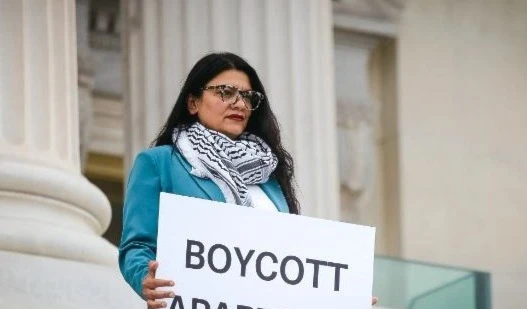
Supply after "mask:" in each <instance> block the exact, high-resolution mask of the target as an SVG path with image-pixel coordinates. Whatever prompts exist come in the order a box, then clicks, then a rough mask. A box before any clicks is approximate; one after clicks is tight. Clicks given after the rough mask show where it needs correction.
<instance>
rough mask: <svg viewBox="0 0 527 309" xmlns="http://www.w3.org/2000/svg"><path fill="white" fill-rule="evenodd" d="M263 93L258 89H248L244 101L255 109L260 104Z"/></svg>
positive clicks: (249, 107) (250, 107) (248, 106)
mask: <svg viewBox="0 0 527 309" xmlns="http://www.w3.org/2000/svg"><path fill="white" fill-rule="evenodd" d="M262 98H263V95H262V94H261V93H259V92H256V91H248V92H245V93H244V94H243V101H244V102H245V105H246V106H247V108H248V109H250V110H255V109H257V108H258V106H259V105H260V102H261V101H262Z"/></svg>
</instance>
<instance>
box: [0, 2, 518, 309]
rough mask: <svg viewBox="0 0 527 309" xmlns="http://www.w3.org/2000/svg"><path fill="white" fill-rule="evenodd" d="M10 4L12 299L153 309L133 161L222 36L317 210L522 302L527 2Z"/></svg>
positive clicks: (0, 241)
mask: <svg viewBox="0 0 527 309" xmlns="http://www.w3.org/2000/svg"><path fill="white" fill-rule="evenodd" d="M0 3H1V4H0V35H1V36H0V44H2V56H1V58H0V64H1V66H0V210H1V211H0V221H1V222H2V224H1V225H0V262H1V263H0V265H1V266H0V287H2V292H0V306H7V307H21V306H23V305H37V304H38V305H39V306H40V307H44V308H47V307H49V308H52V307H53V308H88V307H90V308H93V307H99V308H106V307H108V308H109V307H116V306H127V307H130V308H135V307H137V308H140V307H143V305H142V304H141V302H140V300H139V299H138V298H137V297H136V296H135V295H134V294H133V292H132V291H131V289H129V288H128V287H127V285H126V284H125V283H124V281H123V280H122V278H121V277H120V274H119V272H118V269H117V264H116V249H115V247H114V246H113V245H112V243H113V244H116V243H117V242H118V240H119V237H120V224H121V212H122V199H123V197H122V194H123V193H122V192H123V186H124V183H125V181H126V174H127V173H128V170H129V168H130V166H131V164H132V162H133V158H134V156H135V155H136V154H137V153H138V152H139V151H140V150H141V149H144V148H146V147H148V145H149V143H150V142H151V141H152V140H153V138H154V137H155V134H156V133H157V131H158V130H159V128H160V125H161V124H162V123H163V121H164V120H165V118H166V117H167V115H168V112H169V111H170V109H171V107H172V105H173V103H174V102H175V98H176V97H177V94H178V90H179V87H180V86H181V84H182V82H183V78H185V76H186V74H187V72H188V71H189V69H190V68H191V66H192V65H193V64H194V62H195V61H196V60H197V59H199V58H200V57H201V56H203V55H204V54H206V53H207V52H210V51H231V52H234V53H238V54H240V55H241V56H243V57H245V58H246V59H247V60H248V61H249V62H250V63H251V64H252V65H253V66H254V67H255V68H256V70H257V71H258V72H259V74H260V76H261V77H262V80H263V82H264V85H265V86H266V88H267V89H268V92H269V97H270V102H271V105H272V108H273V110H274V111H275V112H276V114H277V116H278V119H279V121H280V123H281V127H282V132H283V134H284V136H283V138H284V140H285V143H286V146H287V148H288V150H289V151H290V152H291V153H292V155H293V157H294V159H295V164H296V171H297V182H298V186H299V194H300V195H299V199H300V201H301V205H302V210H303V213H304V214H305V215H309V216H316V217H322V218H328V219H334V220H341V221H346V222H353V223H358V224H366V225H373V226H376V227H377V240H376V246H377V247H376V252H377V253H378V254H382V255H389V256H395V257H401V258H406V259H418V260H423V261H428V262H434V263H441V264H448V265H454V266H460V267H468V268H477V269H482V270H486V271H490V272H491V273H492V276H493V290H492V291H493V300H494V305H495V307H497V308H518V307H521V306H522V305H523V303H524V301H523V300H522V299H521V297H522V295H523V294H524V293H525V292H527V288H526V286H525V284H523V283H524V282H525V280H527V262H526V261H527V245H525V244H523V242H521V241H519V240H517V239H521V235H523V234H524V233H525V232H527V228H526V225H525V222H524V221H525V219H524V218H526V217H527V208H525V205H526V204H527V200H526V198H525V196H524V195H523V194H522V193H523V192H522V191H523V190H522V189H523V186H524V184H526V183H527V176H525V175H527V173H525V172H526V171H527V163H526V162H525V160H523V158H524V157H526V156H527V143H525V142H523V140H524V139H525V138H524V136H525V135H526V134H527V126H526V125H525V124H524V123H523V119H524V118H525V116H527V104H526V103H525V102H527V92H526V90H525V87H521V86H522V85H523V84H524V83H525V81H526V80H527V57H526V56H525V55H527V36H526V35H525V32H526V31H527V22H526V21H527V18H526V17H527V2H525V1H522V0H513V1H508V2H503V1H498V0H488V1H478V0H463V1H453V0H452V1H450V0H449V1H439V0H437V1H436V0H434V1H414V0H406V1H403V0H369V1H368V0H341V1H329V0H309V1H299V0H265V1H260V0H244V1H240V0H218V1H211V0H193V1H188V0H156V1H146V0H121V1H117V0H115V1H102V0H77V1H76V2H73V1H64V0H53V1H45V2H44V1H40V2H35V3H33V2H31V3H28V2H24V1H18V0H0ZM101 235H102V236H103V237H102V236H101ZM518 236H520V237H518Z"/></svg>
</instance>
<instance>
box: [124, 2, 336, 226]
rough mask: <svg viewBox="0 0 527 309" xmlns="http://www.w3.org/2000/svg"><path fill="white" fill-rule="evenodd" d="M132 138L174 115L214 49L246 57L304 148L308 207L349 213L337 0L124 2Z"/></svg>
mask: <svg viewBox="0 0 527 309" xmlns="http://www.w3.org/2000/svg"><path fill="white" fill-rule="evenodd" d="M124 4H125V7H124V9H125V10H126V13H125V14H126V20H125V23H124V24H125V32H126V35H125V42H126V43H125V44H126V48H127V51H126V55H125V58H126V66H127V68H128V76H127V80H128V87H127V88H128V90H127V100H126V101H127V102H129V104H128V105H127V106H129V111H128V117H127V121H128V129H127V132H128V133H129V134H130V138H129V139H128V140H129V141H130V144H129V145H128V150H127V151H126V153H127V154H130V155H132V156H135V154H136V153H137V152H138V151H139V150H140V149H142V148H145V147H146V146H147V145H148V144H149V143H150V142H151V141H152V140H153V139H154V137H155V135H156V133H157V132H158V130H159V128H160V126H161V125H162V123H163V122H164V121H165V120H166V117H168V114H169V111H170V109H171V108H172V106H173V104H174V102H175V100H176V98H177V95H178V92H179V88H180V87H181V85H182V83H183V79H184V78H185V77H186V74H187V73H188V71H189V70H190V68H191V66H192V65H193V64H194V63H195V62H196V61H197V60H198V59H199V58H200V57H202V56H203V55H205V54H206V53H208V52H211V51H231V52H234V53H238V54H240V55H241V56H243V57H245V58H246V59H247V60H248V61H249V62H250V63H251V64H252V65H253V66H254V67H255V69H256V70H257V71H258V72H259V74H260V76H261V78H262V79H263V82H264V84H265V86H266V89H267V90H268V94H269V97H270V101H271V105H272V107H273V109H274V111H275V112H276V114H277V116H278V118H279V121H280V123H281V127H282V134H283V138H284V141H285V144H286V146H287V149H288V150H290V151H291V153H292V154H293V156H294V159H295V164H296V171H297V182H298V185H299V187H300V191H299V199H300V201H301V205H302V209H303V213H304V214H307V215H312V216H318V217H325V218H338V217H339V195H338V176H337V165H336V164H335V162H336V160H337V148H336V126H335V123H336V120H335V115H336V111H335V90H334V79H333V70H334V69H333V32H332V12H331V9H332V7H331V2H330V1H328V0H324V1H320V0H310V1H304V0H287V1H283V0H269V1H260V0H245V1H234V0H223V1H205V0H192V1H189V0H186V1H185V0H179V1H173V0H170V1H169V0H162V1H144V0H134V1H125V2H124Z"/></svg>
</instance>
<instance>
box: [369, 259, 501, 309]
mask: <svg viewBox="0 0 527 309" xmlns="http://www.w3.org/2000/svg"><path fill="white" fill-rule="evenodd" d="M373 294H374V295H376V296H378V297H379V299H380V302H379V306H378V307H379V308H386V309H388V308H389V309H458V308H459V309H491V295H490V275H489V274H488V273H484V272H479V271H473V270H467V269H460V268H452V267H446V266H439V265H432V264H426V263H422V262H415V261H407V260H401V259H395V258H390V257H383V256H376V257H375V267H374V281H373Z"/></svg>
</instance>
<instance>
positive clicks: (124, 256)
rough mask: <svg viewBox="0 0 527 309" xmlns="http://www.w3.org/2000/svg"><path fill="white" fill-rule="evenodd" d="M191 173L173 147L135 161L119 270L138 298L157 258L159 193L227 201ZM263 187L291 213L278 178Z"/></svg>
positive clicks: (280, 207) (128, 188) (210, 184)
mask: <svg viewBox="0 0 527 309" xmlns="http://www.w3.org/2000/svg"><path fill="white" fill-rule="evenodd" d="M190 171H191V166H190V164H189V163H188V162H187V161H186V160H185V158H184V157H183V156H182V155H181V154H180V153H179V151H178V150H177V148H176V149H174V147H172V146H171V145H165V146H159V147H154V148H151V149H148V150H145V151H143V152H141V153H139V155H137V157H136V158H135V161H134V165H133V167H132V170H131V171H130V176H129V177H128V183H127V186H126V195H125V201H124V211H123V233H122V236H121V243H120V245H119V268H120V270H121V273H122V274H123V276H124V278H125V280H126V281H127V282H128V284H130V286H131V287H132V288H133V289H134V291H135V292H136V293H137V294H138V295H139V296H142V295H141V290H142V286H141V284H142V281H143V278H144V277H145V276H146V274H147V272H148V262H149V261H151V260H155V259H156V248H157V219H158V215H159V209H158V207H159V194H160V193H161V192H168V193H174V194H179V195H185V196H190V197H196V198H202V199H207V200H213V201H219V202H225V198H224V197H223V194H222V193H221V190H220V188H219V187H218V186H217V185H216V184H215V183H214V182H213V181H212V180H210V179H204V178H199V177H196V176H194V175H192V174H190ZM260 188H262V190H263V191H264V192H265V193H266V194H267V196H268V197H269V199H270V200H271V201H272V202H273V203H274V205H275V206H276V208H277V209H278V211H280V212H289V208H288V207H287V202H286V200H285V197H284V195H283V193H282V190H281V189H280V185H279V184H278V181H277V180H276V179H274V178H271V179H269V181H267V182H266V183H264V184H261V185H260Z"/></svg>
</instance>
